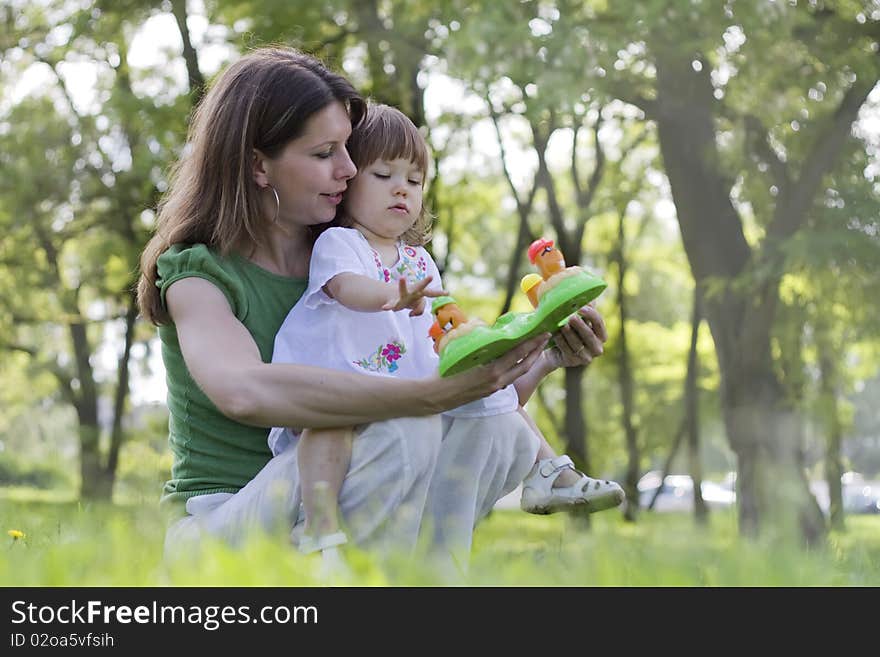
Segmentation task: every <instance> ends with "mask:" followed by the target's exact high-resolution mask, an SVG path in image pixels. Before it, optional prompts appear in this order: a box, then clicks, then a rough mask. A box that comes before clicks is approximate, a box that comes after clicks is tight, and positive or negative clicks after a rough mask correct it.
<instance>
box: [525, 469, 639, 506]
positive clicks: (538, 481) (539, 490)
mask: <svg viewBox="0 0 880 657" xmlns="http://www.w3.org/2000/svg"><path fill="white" fill-rule="evenodd" d="M566 468H571V469H572V470H574V471H575V472H577V473H578V474H579V475H580V476H581V477H580V479H578V480H577V481H576V482H575V483H574V484H572V485H571V486H561V487H558V488H553V483H554V482H555V481H556V479H557V478H558V477H559V475H560V473H561V472H562V471H563V470H565V469H566ZM623 498H624V494H623V489H622V488H621V487H620V484H618V483H616V482H614V481H607V480H604V479H593V478H592V477H588V476H587V475H585V474H584V473H583V472H580V471H579V470H577V469H576V468H575V467H574V463H573V462H572V460H571V459H570V458H569V457H567V456H565V455H564V454H563V455H562V456H557V457H555V458H552V459H543V460H541V461H538V462H537V463H535V465H534V467H532V469H531V471H530V472H529V474H528V475H527V476H526V478H525V479H524V480H523V491H522V497H521V498H520V502H519V505H520V508H521V509H522V510H523V511H526V512H528V513H536V514H538V515H545V514H548V513H555V512H556V511H561V510H563V509H566V508H571V507H575V506H583V510H584V511H585V512H586V513H595V512H596V511H604V510H605V509H611V508H613V507H616V506H618V505H619V504H620V503H621V502H623Z"/></svg>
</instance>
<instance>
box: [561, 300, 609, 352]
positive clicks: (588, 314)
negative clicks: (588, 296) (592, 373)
mask: <svg viewBox="0 0 880 657" xmlns="http://www.w3.org/2000/svg"><path fill="white" fill-rule="evenodd" d="M607 339H608V333H607V332H606V330H605V321H604V320H603V319H602V315H600V314H599V311H598V310H596V309H595V308H594V307H593V306H592V305H587V306H584V307H583V308H581V309H580V310H579V311H578V314H577V315H576V316H574V317H572V318H571V320H570V321H569V322H568V324H566V325H565V326H563V327H562V329H561V330H560V331H559V332H558V333H557V334H556V335H555V336H554V341H555V342H556V345H555V346H554V347H553V349H551V350H550V351H549V352H548V354H547V355H548V357H549V358H551V359H552V360H551V362H552V364H553V365H554V367H583V366H585V365H589V364H590V363H591V362H592V361H593V359H594V358H597V357H599V356H601V355H602V352H603V351H604V349H603V347H602V344H603V343H604V342H605V341H606V340H607Z"/></svg>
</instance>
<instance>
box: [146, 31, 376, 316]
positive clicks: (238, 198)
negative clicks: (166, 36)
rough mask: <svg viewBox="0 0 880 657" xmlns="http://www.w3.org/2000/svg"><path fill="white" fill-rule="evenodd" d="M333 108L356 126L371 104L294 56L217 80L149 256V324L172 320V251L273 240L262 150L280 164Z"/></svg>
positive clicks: (242, 65)
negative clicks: (166, 278) (257, 163)
mask: <svg viewBox="0 0 880 657" xmlns="http://www.w3.org/2000/svg"><path fill="white" fill-rule="evenodd" d="M333 102H341V103H343V104H344V105H345V107H346V108H347V110H348V113H349V116H350V117H351V122H352V125H353V126H356V125H357V124H358V122H359V121H360V120H361V118H362V117H363V115H364V109H365V102H364V99H363V98H362V97H361V96H360V95H359V94H358V92H357V91H356V90H355V88H354V87H353V86H352V85H351V83H350V82H349V81H348V80H346V79H345V78H344V77H343V76H341V75H339V74H337V73H333V72H332V71H330V70H329V69H327V68H326V67H325V66H324V64H322V63H321V62H320V61H318V60H317V59H315V58H314V57H312V56H310V55H307V54H305V53H302V52H299V51H298V50H294V49H292V48H284V47H268V48H260V49H258V50H255V51H253V52H252V53H250V54H248V55H246V56H244V57H242V58H241V59H239V60H238V61H237V62H235V63H234V64H232V65H231V66H229V67H228V68H227V69H226V70H225V71H224V72H223V73H222V74H221V75H220V76H219V77H218V78H217V80H216V82H215V83H214V84H213V86H212V87H211V89H210V91H209V92H208V93H207V95H206V96H205V97H204V98H203V100H202V102H201V103H200V104H199V106H198V108H197V109H196V111H195V113H194V115H193V118H192V122H191V123H190V129H189V136H188V140H187V145H186V152H185V154H184V155H183V156H182V157H181V158H180V160H179V161H178V162H177V164H176V165H175V166H174V168H173V169H172V171H171V179H170V184H169V188H168V192H167V193H166V194H165V196H164V197H163V199H162V200H161V202H160V203H159V208H158V210H159V212H158V220H157V226H156V233H155V234H154V235H153V237H152V239H151V240H150V241H149V242H148V243H147V246H146V247H145V248H144V251H143V253H142V254H141V261H140V266H141V276H140V280H139V281H138V305H139V306H140V311H141V314H142V315H143V317H144V318H146V319H148V320H149V321H151V322H153V323H154V324H163V323H166V322H168V321H169V320H170V318H169V316H168V313H167V311H166V310H165V308H164V307H163V306H162V302H161V298H160V295H159V289H158V288H157V287H156V279H157V276H158V274H157V271H156V261H157V260H158V258H159V256H160V255H161V254H162V253H163V252H165V251H166V250H167V249H168V248H169V247H171V246H172V245H175V244H206V245H207V246H209V247H210V248H212V249H215V250H217V251H218V252H219V253H221V254H227V253H229V252H230V251H231V250H232V249H233V248H235V247H240V246H241V245H243V244H248V243H250V244H252V245H254V246H256V245H259V244H262V243H263V242H264V241H265V240H266V238H267V234H268V228H269V224H270V221H271V220H270V219H267V218H266V217H264V216H263V215H262V213H261V206H260V202H259V190H258V189H257V184H256V182H255V181H254V178H253V173H252V171H253V168H252V167H253V158H254V150H255V149H259V150H260V151H262V152H263V153H264V154H265V155H267V156H268V157H275V156H277V155H278V154H279V153H280V152H281V151H282V150H283V148H284V147H285V146H286V145H287V143H288V142H289V141H290V140H292V139H296V138H297V137H299V136H300V135H301V134H302V133H303V131H304V129H305V124H306V122H307V121H308V119H309V118H311V117H312V116H313V115H314V114H316V113H317V112H319V111H321V110H322V109H324V108H325V107H327V106H328V105H330V104H331V103H333Z"/></svg>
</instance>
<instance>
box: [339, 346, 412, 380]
mask: <svg viewBox="0 0 880 657" xmlns="http://www.w3.org/2000/svg"><path fill="white" fill-rule="evenodd" d="M405 353H406V345H404V344H403V343H402V342H400V341H398V340H394V341H392V342H389V343H387V344H384V345H379V348H378V349H376V351H374V352H373V353H371V354H370V355H369V356H367V357H366V358H361V359H360V360H355V361H352V362H353V363H354V364H355V365H357V366H358V367H361V368H363V369H365V370H367V371H368V372H389V373H392V372H396V371H397V361H398V360H400V357H401V356H403V355H404V354H405Z"/></svg>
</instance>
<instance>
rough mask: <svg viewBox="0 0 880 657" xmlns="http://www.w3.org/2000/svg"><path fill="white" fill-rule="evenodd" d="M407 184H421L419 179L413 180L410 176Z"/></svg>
mask: <svg viewBox="0 0 880 657" xmlns="http://www.w3.org/2000/svg"><path fill="white" fill-rule="evenodd" d="M409 184H410V185H421V184H422V181H421V180H413V179H412V178H410V180H409Z"/></svg>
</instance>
